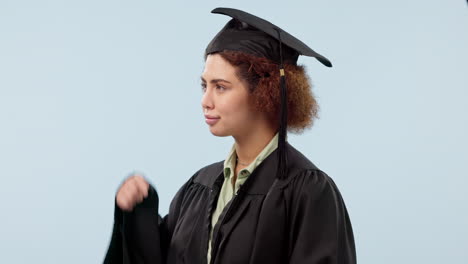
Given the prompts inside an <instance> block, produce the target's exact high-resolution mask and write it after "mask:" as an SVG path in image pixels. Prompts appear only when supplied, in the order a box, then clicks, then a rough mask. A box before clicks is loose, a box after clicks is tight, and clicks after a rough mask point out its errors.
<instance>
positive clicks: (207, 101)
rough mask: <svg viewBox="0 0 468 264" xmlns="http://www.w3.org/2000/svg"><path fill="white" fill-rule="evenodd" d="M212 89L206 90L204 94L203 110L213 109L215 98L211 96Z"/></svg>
mask: <svg viewBox="0 0 468 264" xmlns="http://www.w3.org/2000/svg"><path fill="white" fill-rule="evenodd" d="M210 90H211V89H209V88H206V90H205V92H204V93H203V96H202V100H201V105H202V108H203V109H213V107H214V104H213V98H212V94H211V91H210Z"/></svg>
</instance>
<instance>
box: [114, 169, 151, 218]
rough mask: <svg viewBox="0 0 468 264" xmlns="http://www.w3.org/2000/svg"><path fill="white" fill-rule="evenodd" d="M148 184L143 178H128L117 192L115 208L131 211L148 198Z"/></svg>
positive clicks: (135, 175) (136, 175)
mask: <svg viewBox="0 0 468 264" xmlns="http://www.w3.org/2000/svg"><path fill="white" fill-rule="evenodd" d="M148 189H149V183H148V182H147V181H146V180H145V178H143V176H141V175H138V174H134V175H132V176H130V177H128V178H127V179H126V180H125V181H124V183H123V184H122V185H121V186H120V188H119V190H118V191H117V195H116V201H117V206H119V207H120V209H122V210H123V211H132V210H133V208H134V207H135V205H137V204H138V203H141V202H142V201H143V199H144V198H145V197H147V196H148Z"/></svg>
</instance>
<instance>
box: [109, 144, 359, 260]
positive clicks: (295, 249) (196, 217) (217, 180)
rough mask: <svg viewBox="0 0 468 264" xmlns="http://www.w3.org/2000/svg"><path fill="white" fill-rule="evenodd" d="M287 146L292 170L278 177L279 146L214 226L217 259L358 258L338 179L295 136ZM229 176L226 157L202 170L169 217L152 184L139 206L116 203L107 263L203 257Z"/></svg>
mask: <svg viewBox="0 0 468 264" xmlns="http://www.w3.org/2000/svg"><path fill="white" fill-rule="evenodd" d="M287 150H288V157H289V162H288V166H289V167H288V173H289V174H290V175H289V177H287V178H286V179H278V178H276V177H275V175H276V159H275V158H274V157H275V155H276V153H275V152H276V150H275V151H274V152H273V153H272V154H271V155H269V156H268V157H267V158H266V159H265V160H264V161H263V162H262V163H261V164H260V165H259V166H258V167H257V168H256V169H255V170H254V171H253V173H252V174H251V175H250V176H249V178H248V179H247V181H246V182H245V183H244V185H242V186H241V188H240V190H239V192H238V193H237V194H236V195H235V197H234V198H233V199H232V200H231V201H230V202H229V203H228V205H227V206H226V208H225V209H224V211H223V212H222V214H221V216H220V218H219V220H218V223H217V224H216V226H215V227H214V234H213V240H212V257H211V263H213V264H214V263H216V264H221V263H222V264H234V263H251V264H252V263H269V264H275V263H278V264H279V263H282V264H284V263H297V264H300V263H309V264H319V263H320V264H338V263H340V264H345V263H346V264H348V263H349V264H352V263H356V253H355V244H354V238H353V231H352V226H351V222H350V219H349V216H348V213H347V210H346V206H345V203H344V201H343V198H342V197H341V194H340V192H339V190H338V188H337V187H336V185H335V183H334V182H333V180H332V179H331V178H330V177H329V176H327V175H326V174H325V173H324V172H322V171H321V170H319V169H318V168H317V167H315V165H313V164H312V163H311V162H310V161H309V160H308V159H307V158H306V157H304V156H303V155H302V154H301V153H300V152H299V151H297V150H296V149H295V148H293V147H292V146H291V145H289V143H288V144H287ZM223 177H224V175H223V162H222V161H221V162H217V163H214V164H212V165H209V166H207V167H205V168H202V169H201V170H199V171H198V172H197V173H195V175H193V176H192V177H191V178H190V179H189V180H188V181H187V182H186V183H185V184H184V185H183V186H182V188H180V190H179V191H178V192H177V194H176V196H175V197H174V199H173V200H172V202H171V206H170V209H169V214H168V215H167V216H165V217H164V218H163V219H161V218H160V217H159V216H158V213H157V212H158V196H157V193H156V191H155V190H154V188H153V187H150V190H151V191H150V192H149V196H148V197H147V198H146V199H145V200H144V201H143V202H142V203H141V204H139V205H137V206H136V208H135V210H134V212H133V213H123V212H122V211H121V210H120V209H119V208H118V207H117V206H116V207H115V214H114V217H115V219H114V223H115V224H114V229H113V234H112V238H111V243H110V246H109V249H108V251H107V254H106V257H105V260H104V263H125V264H143V263H154V264H159V263H171V264H182V263H193V264H202V263H203V264H205V263H206V262H207V250H208V234H209V230H210V223H211V214H212V212H213V211H214V209H215V207H216V201H217V198H218V195H219V191H220V189H221V185H222V183H223ZM125 257H128V259H125Z"/></svg>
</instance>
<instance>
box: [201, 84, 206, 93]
mask: <svg viewBox="0 0 468 264" xmlns="http://www.w3.org/2000/svg"><path fill="white" fill-rule="evenodd" d="M200 86H201V89H202V92H205V91H206V83H202V84H201V85H200Z"/></svg>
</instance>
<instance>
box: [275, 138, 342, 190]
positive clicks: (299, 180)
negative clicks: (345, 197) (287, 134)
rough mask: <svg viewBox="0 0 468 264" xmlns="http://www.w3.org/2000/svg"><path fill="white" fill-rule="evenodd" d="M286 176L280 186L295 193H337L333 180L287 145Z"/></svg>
mask: <svg viewBox="0 0 468 264" xmlns="http://www.w3.org/2000/svg"><path fill="white" fill-rule="evenodd" d="M288 174H289V177H287V179H285V180H284V181H283V183H282V184H281V186H282V187H283V188H288V189H291V190H294V192H295V193H297V194H299V193H301V192H302V193H304V192H305V193H307V194H313V196H315V195H317V196H319V195H320V194H323V193H324V192H325V193H330V194H331V193H339V192H338V188H337V186H336V184H335V182H334V181H333V179H332V178H331V177H330V176H328V175H327V174H326V173H325V172H324V171H322V170H321V169H319V168H318V167H317V166H315V164H314V163H312V161H310V160H309V159H308V158H307V157H306V156H304V155H303V154H302V153H301V152H300V151H298V150H297V149H296V148H294V147H293V146H291V145H289V144H288Z"/></svg>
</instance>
